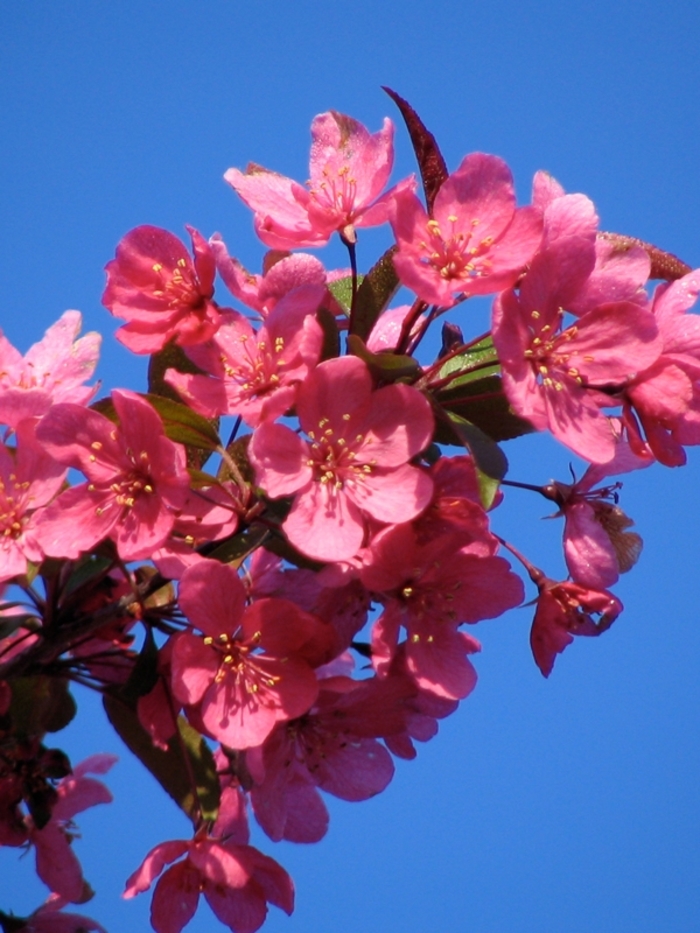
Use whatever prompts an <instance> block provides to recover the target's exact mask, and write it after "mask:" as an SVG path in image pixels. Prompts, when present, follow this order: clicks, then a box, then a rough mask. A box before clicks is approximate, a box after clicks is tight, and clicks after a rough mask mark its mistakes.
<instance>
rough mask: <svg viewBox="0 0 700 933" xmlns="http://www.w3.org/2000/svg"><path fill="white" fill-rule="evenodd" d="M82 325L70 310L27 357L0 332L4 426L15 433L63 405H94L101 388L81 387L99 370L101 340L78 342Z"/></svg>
mask: <svg viewBox="0 0 700 933" xmlns="http://www.w3.org/2000/svg"><path fill="white" fill-rule="evenodd" d="M81 324H82V315H81V314H80V312H79V311H66V312H65V313H64V314H63V315H62V316H61V317H60V319H59V320H58V321H56V323H55V324H52V325H51V327H49V329H48V330H47V331H46V333H45V334H44V337H43V338H42V339H41V340H40V341H39V342H38V343H35V344H34V346H33V347H31V348H30V349H29V350H28V351H27V353H26V354H25V355H24V356H22V354H21V353H20V352H19V351H18V350H16V349H15V348H14V347H13V346H12V344H11V343H10V342H9V341H8V340H7V338H6V337H5V336H4V335H3V334H2V332H1V331H0V424H7V425H9V426H10V427H11V428H16V427H17V425H18V424H19V423H20V421H24V420H26V419H27V418H35V417H37V416H41V415H43V414H45V413H46V412H47V411H48V410H49V408H50V407H51V405H55V404H57V403H59V402H73V403H74V404H76V405H85V404H87V403H88V402H89V401H90V399H91V398H92V397H93V395H94V394H95V392H96V391H97V386H86V385H83V383H84V382H85V381H86V380H87V379H89V378H90V377H91V376H92V374H93V372H94V371H95V366H96V365H97V360H98V357H99V354H100V343H101V341H102V338H101V336H100V335H99V334H97V333H94V332H90V333H88V334H85V336H84V337H81V338H80V339H78V334H79V333H80V327H81Z"/></svg>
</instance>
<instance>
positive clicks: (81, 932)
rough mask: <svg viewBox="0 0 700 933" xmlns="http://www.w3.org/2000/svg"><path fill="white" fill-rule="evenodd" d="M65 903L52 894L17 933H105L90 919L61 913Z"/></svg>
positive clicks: (105, 932) (101, 927)
mask: <svg viewBox="0 0 700 933" xmlns="http://www.w3.org/2000/svg"><path fill="white" fill-rule="evenodd" d="M65 903H66V902H65V899H64V898H62V897H59V896H58V895H56V894H52V895H51V896H50V897H49V898H48V899H47V900H46V903H44V904H42V905H41V907H39V909H38V910H35V911H34V913H33V914H32V915H31V916H29V917H27V918H26V920H25V923H24V926H22V927H18V928H17V930H18V933H90V931H94V933H107V931H106V930H105V928H104V927H103V926H101V925H100V924H99V923H98V922H97V921H96V920H92V919H91V918H90V917H83V916H82V915H80V914H65V913H63V910H62V908H63V907H64V906H65ZM12 929H15V927H12Z"/></svg>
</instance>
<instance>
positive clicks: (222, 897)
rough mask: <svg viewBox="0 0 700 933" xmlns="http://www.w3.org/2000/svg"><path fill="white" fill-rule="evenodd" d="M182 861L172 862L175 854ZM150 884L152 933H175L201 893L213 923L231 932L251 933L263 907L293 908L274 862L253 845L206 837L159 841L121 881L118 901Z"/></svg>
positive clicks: (287, 886) (288, 887) (289, 887)
mask: <svg viewBox="0 0 700 933" xmlns="http://www.w3.org/2000/svg"><path fill="white" fill-rule="evenodd" d="M183 855H185V856H186V858H185V859H184V860H183V861H181V862H176V860H177V859H179V858H180V857H181V856H183ZM172 862H176V864H174V865H171V867H170V868H168V869H167V870H166V871H165V873H164V874H163V876H162V877H161V878H160V880H159V881H158V883H157V884H156V887H155V891H154V892H153V902H152V904H151V925H152V927H153V929H154V930H156V933H180V930H182V929H183V927H185V926H187V924H188V923H189V922H190V920H191V919H192V917H193V916H194V914H195V911H196V910H197V905H198V903H199V896H200V894H203V895H204V897H205V898H206V900H207V903H208V904H209V906H210V907H211V909H212V910H213V911H214V913H215V914H216V916H217V917H218V919H219V920H220V921H221V922H222V923H223V924H224V925H225V926H227V927H228V928H229V930H233V931H234V933H255V931H256V930H258V929H259V928H260V927H261V926H262V924H263V923H264V921H265V917H266V916H267V903H268V901H269V903H271V904H274V905H275V906H276V907H280V908H281V909H282V910H284V911H285V912H286V913H287V914H291V913H292V911H293V910H294V887H293V885H292V880H291V878H290V877H289V875H288V874H287V873H286V871H284V869H283V868H282V867H281V866H280V865H278V863H277V862H276V861H275V860H274V859H271V858H269V857H268V856H266V855H263V854H262V852H259V851H258V850H257V849H255V848H253V846H249V845H237V844H236V843H232V842H219V841H217V840H215V839H208V838H206V837H202V838H198V837H195V839H193V840H191V841H190V842H187V841H185V840H174V841H172V842H162V843H160V845H157V846H155V848H153V849H151V851H150V852H149V853H148V855H147V856H146V858H145V859H144V861H143V864H142V865H141V867H140V868H138V869H137V870H136V871H135V872H134V874H133V875H131V877H130V878H128V879H127V882H126V890H125V891H124V895H123V896H124V897H125V898H130V897H135V896H136V895H137V894H141V893H143V892H144V891H147V890H148V888H150V886H151V885H152V884H153V882H154V881H155V879H156V878H157V877H158V875H160V874H161V872H162V871H163V869H164V868H165V866H166V865H169V864H171V863H172Z"/></svg>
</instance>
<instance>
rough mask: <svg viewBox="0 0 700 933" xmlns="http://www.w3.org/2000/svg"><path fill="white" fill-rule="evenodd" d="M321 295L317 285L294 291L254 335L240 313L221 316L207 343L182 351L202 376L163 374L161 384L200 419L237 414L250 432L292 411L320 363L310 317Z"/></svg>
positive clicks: (318, 334) (319, 339)
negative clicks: (247, 425) (215, 331)
mask: <svg viewBox="0 0 700 933" xmlns="http://www.w3.org/2000/svg"><path fill="white" fill-rule="evenodd" d="M324 294H325V288H324V287H322V286H319V285H303V286H301V287H299V288H297V289H295V290H294V291H293V292H290V293H289V294H288V295H286V296H285V297H284V298H282V299H280V301H279V302H278V303H277V304H276V306H275V308H274V310H273V311H271V312H270V314H269V316H268V317H267V319H266V321H265V324H264V325H263V326H262V327H261V328H260V330H259V331H257V332H256V331H255V330H253V328H252V327H251V325H250V324H249V323H248V321H247V320H246V319H245V318H244V317H243V315H242V314H238V313H237V312H235V311H230V312H227V313H226V314H225V315H222V323H221V326H220V328H219V330H218V332H217V333H216V335H215V336H214V337H213V338H212V340H210V341H208V342H207V343H205V344H200V345H199V346H197V347H192V348H191V349H189V351H188V356H189V357H190V359H192V360H193V362H194V363H195V364H196V365H197V366H198V367H199V368H200V369H201V370H203V371H204V372H206V373H207V374H208V375H193V374H189V373H179V372H177V370H173V369H169V370H168V371H167V372H166V375H165V378H166V381H167V382H168V384H169V385H171V386H172V387H173V388H174V389H176V391H177V392H178V393H179V394H180V395H181V397H182V398H183V399H185V400H186V401H187V403H188V404H189V405H190V406H191V407H192V408H194V409H195V411H198V412H199V413H200V414H203V415H204V416H205V417H214V416H216V415H222V414H234V415H237V414H240V415H241V417H242V418H243V419H244V420H245V421H246V423H247V424H249V425H251V426H252V427H255V426H256V425H257V424H259V423H260V422H261V421H274V420H275V418H278V417H280V416H281V415H283V414H284V413H285V411H287V409H289V408H292V406H293V405H294V401H295V399H296V394H297V388H298V386H299V384H300V383H301V382H302V381H303V380H304V379H306V377H307V376H308V374H309V372H310V370H311V369H312V368H313V367H314V366H315V365H316V364H317V363H318V361H319V359H320V356H321V349H322V345H323V331H322V330H321V327H320V325H319V324H318V322H317V321H316V319H315V316H314V315H315V312H316V311H317V310H318V308H319V306H320V303H321V300H322V298H323V296H324Z"/></svg>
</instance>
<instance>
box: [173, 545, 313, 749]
mask: <svg viewBox="0 0 700 933" xmlns="http://www.w3.org/2000/svg"><path fill="white" fill-rule="evenodd" d="M180 605H181V607H182V610H183V612H184V613H185V614H186V615H187V616H188V617H189V619H190V621H191V622H192V624H193V625H194V626H196V627H197V628H198V629H199V630H200V631H201V632H202V633H203V637H199V636H198V635H194V634H191V633H189V632H183V633H181V634H179V635H176V636H175V638H174V641H173V646H172V686H173V692H174V694H175V697H176V698H177V699H178V700H179V701H180V702H181V703H183V704H186V705H189V706H197V708H198V709H199V711H200V714H201V718H202V723H203V724H204V726H205V727H206V728H207V729H208V730H209V732H210V734H211V735H212V736H213V737H214V738H216V739H218V740H219V741H220V742H222V743H223V744H225V745H227V746H229V747H230V748H239V749H240V748H247V747H249V746H251V745H258V744H259V743H260V742H262V741H263V740H264V739H265V738H266V736H267V735H269V733H270V732H271V731H272V729H273V728H274V726H275V724H276V723H277V722H281V721H285V720H288V719H293V718H295V717H296V716H301V715H303V714H304V713H305V712H307V710H308V709H309V708H310V707H311V705H312V703H313V702H314V700H315V699H316V696H317V694H318V683H317V681H316V676H315V674H314V671H313V667H312V664H313V663H314V661H316V660H318V661H320V660H321V659H322V655H323V653H324V652H325V639H326V638H327V637H328V636H327V628H326V626H324V624H323V623H322V622H321V621H320V620H319V619H316V618H315V617H314V616H311V615H309V614H308V613H305V612H302V610H300V609H298V608H297V607H296V606H295V605H294V603H292V602H289V601H288V600H281V599H261V600H257V601H256V602H254V603H253V604H252V606H249V607H247V608H245V589H244V587H243V584H242V583H241V581H240V580H239V579H238V575H237V574H236V572H235V570H233V568H231V567H227V566H225V565H223V564H219V563H218V562H217V561H202V562H201V563H199V564H196V565H195V566H194V567H190V568H189V569H188V570H186V571H185V573H184V574H183V577H182V580H181V582H180ZM319 650H320V651H321V656H319V654H318V652H319Z"/></svg>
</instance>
